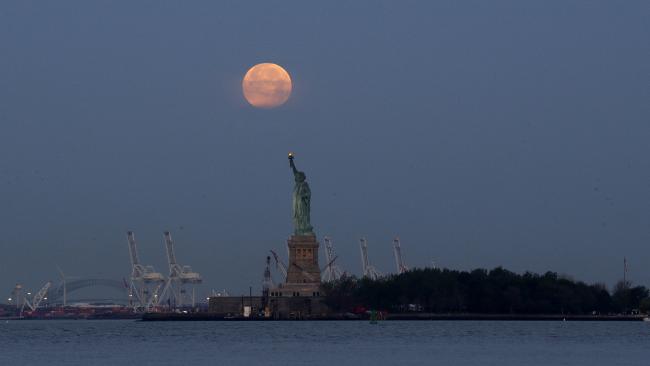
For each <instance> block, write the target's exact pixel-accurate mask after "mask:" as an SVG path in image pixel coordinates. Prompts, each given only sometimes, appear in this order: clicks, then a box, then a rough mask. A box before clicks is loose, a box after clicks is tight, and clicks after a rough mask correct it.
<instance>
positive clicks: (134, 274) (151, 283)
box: [126, 231, 165, 311]
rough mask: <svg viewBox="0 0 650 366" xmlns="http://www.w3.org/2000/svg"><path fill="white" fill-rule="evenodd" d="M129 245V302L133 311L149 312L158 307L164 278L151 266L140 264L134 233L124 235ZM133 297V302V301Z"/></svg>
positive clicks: (129, 232)
mask: <svg viewBox="0 0 650 366" xmlns="http://www.w3.org/2000/svg"><path fill="white" fill-rule="evenodd" d="M126 237H127V241H128V243H129V254H130V257H131V284H130V286H129V302H130V304H131V306H132V307H133V308H134V310H136V311H137V310H149V309H150V308H151V307H152V306H156V305H158V302H159V301H160V296H158V292H159V291H160V288H161V287H162V285H163V284H164V283H165V276H163V274H162V273H159V272H156V271H155V270H154V268H153V266H145V265H142V264H141V263H140V257H139V256H138V247H137V244H136V241H135V233H134V232H133V231H128V232H127V233H126ZM133 297H135V300H136V301H135V302H134V301H133Z"/></svg>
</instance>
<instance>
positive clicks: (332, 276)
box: [323, 236, 343, 282]
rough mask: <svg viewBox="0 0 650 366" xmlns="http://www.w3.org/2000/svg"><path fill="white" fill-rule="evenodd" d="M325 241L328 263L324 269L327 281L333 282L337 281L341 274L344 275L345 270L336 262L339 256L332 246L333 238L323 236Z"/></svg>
mask: <svg viewBox="0 0 650 366" xmlns="http://www.w3.org/2000/svg"><path fill="white" fill-rule="evenodd" d="M323 241H324V242H325V259H326V263H327V264H326V265H325V269H324V274H325V276H324V277H325V281H327V282H332V281H336V280H338V279H339V278H341V276H343V271H342V270H341V268H339V266H337V265H336V264H334V262H335V261H336V259H337V258H338V256H336V255H334V247H333V246H332V240H331V239H330V237H329V236H326V237H325V238H323Z"/></svg>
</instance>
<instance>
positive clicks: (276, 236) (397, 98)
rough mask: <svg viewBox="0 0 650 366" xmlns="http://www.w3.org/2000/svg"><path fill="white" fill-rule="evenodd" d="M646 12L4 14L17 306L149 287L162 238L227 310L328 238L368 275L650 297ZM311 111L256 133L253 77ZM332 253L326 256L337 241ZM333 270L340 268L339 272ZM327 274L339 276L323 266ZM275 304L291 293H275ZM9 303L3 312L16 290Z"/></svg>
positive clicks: (617, 5) (470, 9) (380, 5)
mask: <svg viewBox="0 0 650 366" xmlns="http://www.w3.org/2000/svg"><path fill="white" fill-rule="evenodd" d="M648 10H649V9H648V4H647V2H645V1H625V2H615V1H607V2H604V1H544V2H521V1H490V2H484V1H469V2H462V3H461V2H458V1H435V2H433V1H432V2H429V1H355V2H319V3H317V4H316V3H308V2H303V1H295V2H281V3H276V4H274V3H272V2H269V1H258V2H246V1H232V2H212V1H204V2H199V1H195V2H194V1H193V2H182V3H181V2H171V1H133V2H132V1H129V2H126V1H125V2H88V1H65V2H37V1H29V2H28V1H15V2H7V3H4V4H3V6H2V7H0V45H1V53H0V126H1V132H0V187H2V189H1V190H0V223H1V224H0V225H1V226H0V227H2V236H0V250H1V252H2V256H1V257H0V292H1V291H5V292H6V293H7V294H9V292H10V291H11V289H12V288H13V286H14V284H15V283H16V282H21V283H23V284H25V286H26V287H28V288H31V289H33V288H36V287H40V286H41V285H42V284H43V283H44V282H45V281H46V280H56V279H57V272H56V266H57V265H58V266H60V267H61V268H62V269H63V270H64V271H65V272H66V274H68V275H69V276H95V275H100V276H105V277H113V278H122V277H128V275H129V273H130V265H129V259H128V250H127V243H126V231H127V230H134V231H135V233H136V238H137V240H138V245H139V249H140V257H141V259H142V260H143V261H144V262H147V263H148V264H153V265H155V266H156V268H157V269H158V270H159V271H161V272H163V273H166V272H167V266H166V262H165V260H166V258H165V254H164V248H163V241H162V232H163V231H164V230H170V231H171V232H172V235H173V236H174V238H175V241H176V245H177V247H176V249H177V253H176V255H177V257H178V259H179V261H181V262H183V263H184V264H188V265H191V266H192V267H193V268H194V269H195V270H197V271H198V272H200V273H202V274H203V276H204V279H205V285H204V286H203V287H202V289H203V290H202V291H203V292H207V290H208V289H210V288H215V289H222V288H226V289H230V290H231V293H235V294H239V293H243V292H247V290H248V286H249V285H252V286H253V287H254V288H257V289H259V287H260V283H261V277H262V272H263V264H264V259H265V256H266V255H267V253H268V250H269V249H275V250H277V251H278V252H279V253H281V254H282V255H286V251H285V249H284V248H285V242H286V239H287V238H288V236H289V235H290V234H291V231H292V229H291V190H292V185H293V182H292V175H291V172H290V170H289V166H288V162H287V152H288V151H293V152H294V153H295V154H296V165H297V166H298V168H299V169H301V170H304V171H305V172H306V174H307V179H308V181H309V183H310V185H311V189H312V221H313V222H312V224H313V225H314V227H315V230H316V233H317V235H318V237H319V238H321V239H322V237H323V236H324V235H329V236H331V237H332V239H333V243H334V245H335V250H336V251H337V253H338V254H339V255H340V265H341V266H342V267H343V268H344V269H346V270H348V271H349V272H352V273H355V274H359V272H360V266H361V264H360V259H359V248H358V239H359V237H361V236H366V237H367V238H368V244H369V252H370V260H371V262H372V263H373V264H374V265H375V266H376V267H377V268H378V269H379V270H380V271H382V272H384V273H388V272H394V271H395V268H394V267H395V265H394V261H393V258H392V251H391V241H392V238H393V236H395V235H399V236H400V237H401V239H402V247H403V249H402V250H403V253H404V257H405V261H406V263H407V265H409V266H411V267H424V266H427V265H430V264H431V261H432V260H433V261H435V263H436V264H437V265H438V266H442V267H448V268H454V269H472V268H476V267H483V268H493V267H495V266H499V265H502V266H504V267H506V268H508V269H511V270H515V271H518V272H521V271H526V270H530V271H535V272H545V271H547V270H551V271H557V272H559V273H566V274H569V275H571V276H573V277H574V278H576V279H579V280H584V281H587V282H605V283H607V284H608V285H612V284H613V283H614V282H615V281H617V280H619V279H620V278H621V277H622V262H623V257H624V256H627V258H628V261H629V264H630V272H629V277H630V279H631V280H632V281H633V282H634V283H638V284H643V285H646V286H648V285H650V272H648V271H647V264H648V263H649V262H650V159H649V157H650V103H649V102H650V93H649V85H650V52H649V51H648V50H649V49H650V41H649V39H650V26H649V23H648V21H647V14H648ZM260 62H274V63H277V64H279V65H281V66H283V67H284V68H285V69H286V70H287V71H288V72H289V73H290V74H291V77H292V80H293V82H294V84H293V94H292V96H291V98H290V99H289V101H288V102H287V103H286V104H285V105H284V106H282V107H280V108H277V109H272V110H259V109H254V108H252V107H251V106H249V105H248V104H247V103H246V101H245V100H244V98H243V96H242V92H241V79H242V77H243V75H244V74H245V73H246V70H248V68H250V67H251V66H253V65H255V64H257V63H260ZM321 243H322V241H321ZM321 258H322V256H321ZM321 261H322V259H321ZM275 279H276V281H277V280H278V279H279V275H278V274H277V273H276V275H275ZM3 289H4V290H3Z"/></svg>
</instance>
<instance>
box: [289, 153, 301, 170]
mask: <svg viewBox="0 0 650 366" xmlns="http://www.w3.org/2000/svg"><path fill="white" fill-rule="evenodd" d="M289 166H290V167H291V170H293V175H294V176H295V175H296V174H297V173H299V172H298V169H296V164H294V163H293V153H289Z"/></svg>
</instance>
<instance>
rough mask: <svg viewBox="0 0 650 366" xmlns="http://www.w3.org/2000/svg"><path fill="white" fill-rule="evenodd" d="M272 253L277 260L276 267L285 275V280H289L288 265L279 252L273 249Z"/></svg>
mask: <svg viewBox="0 0 650 366" xmlns="http://www.w3.org/2000/svg"><path fill="white" fill-rule="evenodd" d="M271 254H272V255H273V259H274V260H275V268H276V269H277V270H279V271H280V273H282V276H283V277H284V280H283V282H284V281H286V280H287V265H286V264H284V262H282V260H281V259H280V257H279V256H278V253H276V252H275V251H273V250H271Z"/></svg>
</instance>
